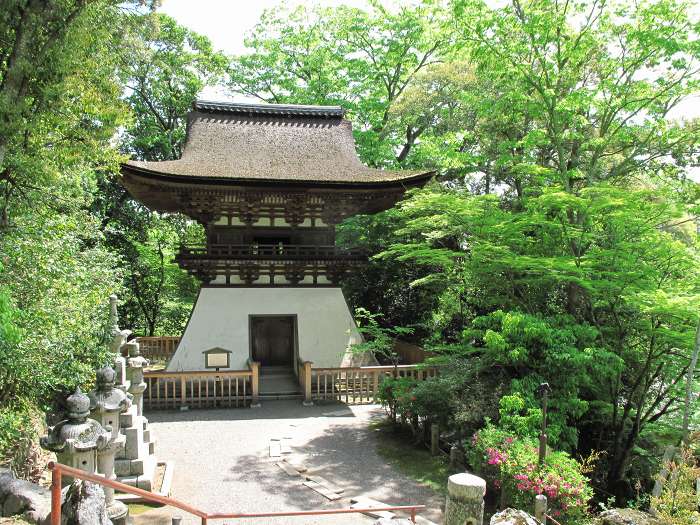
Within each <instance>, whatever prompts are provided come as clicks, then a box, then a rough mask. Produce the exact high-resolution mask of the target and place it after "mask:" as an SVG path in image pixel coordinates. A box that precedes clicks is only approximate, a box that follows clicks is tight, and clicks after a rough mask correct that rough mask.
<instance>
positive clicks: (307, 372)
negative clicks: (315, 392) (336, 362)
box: [302, 361, 314, 407]
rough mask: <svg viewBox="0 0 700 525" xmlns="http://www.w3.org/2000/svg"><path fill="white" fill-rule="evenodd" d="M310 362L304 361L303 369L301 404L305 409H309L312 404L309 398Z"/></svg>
mask: <svg viewBox="0 0 700 525" xmlns="http://www.w3.org/2000/svg"><path fill="white" fill-rule="evenodd" d="M312 364H313V363H312V362H311V361H304V369H303V378H304V379H303V384H304V402H303V403H302V404H303V405H304V406H305V407H310V406H312V405H313V404H314V401H313V399H312V398H311V365H312Z"/></svg>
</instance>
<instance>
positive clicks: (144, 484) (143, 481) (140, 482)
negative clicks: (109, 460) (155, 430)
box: [115, 454, 158, 491]
mask: <svg viewBox="0 0 700 525" xmlns="http://www.w3.org/2000/svg"><path fill="white" fill-rule="evenodd" d="M137 462H138V463H137ZM157 463H158V461H157V459H156V457H155V456H154V455H152V454H151V455H148V456H146V457H144V458H143V459H141V460H134V461H132V464H131V469H132V472H131V474H130V475H129V476H123V477H117V481H119V482H121V483H124V484H126V485H129V486H131V487H138V488H140V489H144V490H148V491H152V490H153V481H154V478H155V474H156V465H157ZM115 465H116V462H115ZM136 465H138V466H136ZM134 470H140V471H141V473H138V474H137V473H135V472H134Z"/></svg>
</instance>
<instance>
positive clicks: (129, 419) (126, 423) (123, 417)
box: [119, 406, 138, 428]
mask: <svg viewBox="0 0 700 525" xmlns="http://www.w3.org/2000/svg"><path fill="white" fill-rule="evenodd" d="M137 417H138V415H137V414H136V407H134V406H132V407H131V408H130V409H129V410H127V411H126V412H124V413H123V414H120V415H119V424H120V425H121V427H122V428H129V427H133V426H134V423H135V421H136V418H137Z"/></svg>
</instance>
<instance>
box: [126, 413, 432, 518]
mask: <svg viewBox="0 0 700 525" xmlns="http://www.w3.org/2000/svg"><path fill="white" fill-rule="evenodd" d="M324 413H326V414H328V415H326V414H324ZM331 413H332V414H333V415H330V414H331ZM382 415H383V412H382V410H381V409H380V408H378V407H376V406H366V405H364V406H351V407H345V406H344V405H338V404H329V405H321V406H313V407H302V406H301V403H299V402H298V401H295V400H290V401H284V400H281V401H268V402H266V403H264V404H263V406H262V407H261V408H257V409H217V410H191V411H189V412H179V411H178V412H174V411H157V412H155V411H154V412H150V413H148V414H147V416H148V418H149V420H150V422H151V423H150V424H151V428H152V429H153V430H154V431H155V432H157V434H158V437H159V443H158V449H157V450H156V454H157V456H158V458H159V460H161V461H166V460H174V461H176V464H177V470H176V472H175V479H174V480H173V486H172V491H171V494H172V497H174V498H176V499H179V500H180V501H183V502H185V503H187V504H190V505H192V506H194V507H197V508H201V509H203V510H206V511H208V512H214V511H219V512H227V511H230V512H243V513H250V512H274V511H294V510H315V509H324V508H325V509H329V508H349V507H350V504H351V503H350V498H353V497H357V496H363V497H369V498H372V499H374V500H377V501H380V502H382V503H385V504H391V505H409V504H424V505H427V506H428V509H429V511H428V512H425V513H423V514H424V516H425V517H426V518H429V519H431V520H432V521H434V522H437V523H440V522H441V521H442V517H441V514H442V513H441V510H440V509H441V507H442V505H443V501H442V498H441V497H440V496H439V495H437V494H435V493H434V492H433V491H432V490H431V489H430V488H429V487H426V486H423V485H421V484H419V483H418V482H416V481H414V480H412V479H410V478H407V477H406V476H404V475H403V474H401V473H399V472H397V471H396V470H395V469H394V468H393V467H392V466H391V465H387V464H386V463H385V462H384V461H383V460H382V458H381V457H379V456H378V454H377V452H376V447H375V446H374V443H375V440H376V437H375V436H374V435H373V432H372V431H371V430H370V429H368V427H367V425H368V423H369V422H370V420H371V418H373V417H381V416H382ZM285 429H288V430H285ZM280 432H283V434H280ZM281 436H284V437H290V438H291V440H290V448H291V450H292V453H293V454H292V456H291V457H290V460H292V458H293V461H294V463H300V464H303V465H304V466H305V467H306V468H307V469H308V472H307V473H305V476H306V475H308V476H320V477H322V478H323V479H325V480H328V482H329V483H332V484H333V485H335V486H337V487H339V488H342V489H343V490H344V492H343V493H342V498H341V499H339V500H336V501H329V500H327V499H326V498H325V497H323V496H322V495H321V494H318V493H316V492H314V491H313V490H311V489H309V488H307V487H305V486H304V485H303V484H302V482H303V481H304V479H305V476H289V475H288V474H287V473H286V472H285V471H284V470H282V469H281V468H280V467H278V466H277V463H278V462H279V461H280V458H271V457H270V456H269V452H270V450H269V445H270V440H271V439H272V438H277V439H279V437H281ZM173 515H181V516H183V518H184V519H183V525H190V524H197V525H199V520H197V519H195V518H194V517H191V516H187V515H186V514H185V513H183V512H181V511H179V510H177V509H168V508H163V509H155V510H153V511H148V512H146V513H144V514H141V515H139V516H136V517H135V518H136V519H135V520H134V521H135V524H136V525H146V524H148V525H152V524H155V525H160V524H161V523H163V525H166V523H167V525H170V522H169V521H167V520H168V519H169V517H170V516H173ZM161 519H166V521H155V520H161ZM373 521H374V520H373V519H372V518H370V517H368V516H364V515H355V514H345V515H336V516H314V517H311V518H300V517H284V518H261V519H257V520H221V521H213V522H212V523H215V524H217V525H223V524H224V523H227V524H229V525H234V524H235V525H238V524H241V525H248V524H250V525H263V524H265V525H268V524H269V525H314V524H317V525H331V524H332V525H345V524H348V525H350V524H358V525H359V524H371V523H373Z"/></svg>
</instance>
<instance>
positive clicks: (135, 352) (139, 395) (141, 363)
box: [124, 341, 148, 416]
mask: <svg viewBox="0 0 700 525" xmlns="http://www.w3.org/2000/svg"><path fill="white" fill-rule="evenodd" d="M124 347H125V348H126V350H127V352H128V355H129V357H128V358H127V360H126V376H127V379H128V380H129V393H130V394H131V395H132V396H134V400H133V403H134V405H135V406H136V415H138V416H142V415H143V393H144V392H145V391H146V386H147V385H146V382H145V381H144V380H143V369H144V368H145V367H147V366H148V359H146V358H144V357H143V356H142V355H141V351H140V350H139V344H138V343H137V342H135V341H130V342H128V343H126V344H125V345H124Z"/></svg>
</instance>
